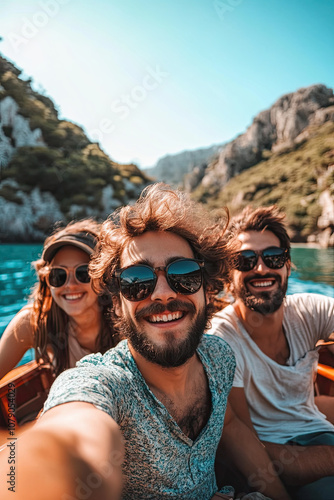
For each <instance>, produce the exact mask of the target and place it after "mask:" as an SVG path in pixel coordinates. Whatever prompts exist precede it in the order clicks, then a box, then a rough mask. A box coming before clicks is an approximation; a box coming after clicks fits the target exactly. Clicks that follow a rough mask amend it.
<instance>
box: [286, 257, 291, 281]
mask: <svg viewBox="0 0 334 500" xmlns="http://www.w3.org/2000/svg"><path fill="white" fill-rule="evenodd" d="M286 269H287V271H288V277H289V276H290V275H291V260H288V261H287V263H286Z"/></svg>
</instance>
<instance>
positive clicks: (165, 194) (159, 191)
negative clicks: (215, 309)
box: [90, 183, 229, 309]
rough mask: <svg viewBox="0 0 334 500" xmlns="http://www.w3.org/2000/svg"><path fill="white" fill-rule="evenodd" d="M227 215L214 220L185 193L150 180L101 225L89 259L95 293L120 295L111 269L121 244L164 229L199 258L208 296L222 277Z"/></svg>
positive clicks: (218, 286) (225, 267) (225, 268)
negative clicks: (202, 265) (202, 267)
mask: <svg viewBox="0 0 334 500" xmlns="http://www.w3.org/2000/svg"><path fill="white" fill-rule="evenodd" d="M227 219H228V215H227ZM227 219H225V220H222V219H221V220H220V221H214V220H213V218H212V217H211V216H210V214H209V212H208V211H207V210H206V209H205V207H204V206H203V205H201V204H199V203H196V202H194V201H192V200H191V199H190V198H189V196H188V195H187V194H185V193H184V192H182V191H179V190H173V189H172V188H170V187H169V186H168V185H166V184H164V183H157V184H153V185H151V186H149V187H147V188H145V189H144V191H143V192H142V194H141V196H140V198H139V199H138V200H137V202H136V203H135V204H134V205H133V206H126V207H123V208H121V209H119V210H117V211H116V212H114V213H113V214H112V215H111V216H110V217H109V218H108V220H107V221H106V222H105V223H104V224H103V225H102V230H101V233H100V240H99V243H98V246H97V253H96V255H95V256H94V258H93V259H92V261H91V264H90V270H91V275H92V278H93V286H94V287H95V288H96V289H97V290H98V291H99V292H105V291H107V290H108V291H109V292H110V293H111V295H112V296H119V290H118V285H117V282H116V281H115V279H114V272H115V271H116V269H118V268H120V267H121V265H120V259H121V255H122V252H123V250H124V248H125V247H126V246H127V245H128V244H129V243H130V241H131V240H132V239H133V238H135V237H136V236H140V235H141V234H143V233H145V232H148V231H156V232H158V231H169V232H171V233H175V234H177V235H179V236H181V237H182V238H184V239H185V240H186V241H187V242H188V243H189V245H190V247H191V248H192V250H193V252H194V255H195V258H197V259H201V260H203V261H204V263H205V267H204V287H205V291H206V292H207V293H208V294H209V297H213V296H214V295H215V294H216V293H218V292H219V291H221V290H223V287H224V284H225V282H226V280H227V272H228V260H229V252H228V250H227V247H226V244H225V243H224V241H223V234H224V231H225V229H226V223H227ZM211 308H212V307H211ZM209 309H210V308H209Z"/></svg>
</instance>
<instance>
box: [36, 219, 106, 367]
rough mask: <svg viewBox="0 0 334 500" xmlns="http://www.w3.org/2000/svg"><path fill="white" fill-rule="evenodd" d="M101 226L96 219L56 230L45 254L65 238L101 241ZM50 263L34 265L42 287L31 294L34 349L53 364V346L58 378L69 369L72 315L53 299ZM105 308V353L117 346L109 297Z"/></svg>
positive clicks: (102, 300) (101, 340) (101, 343)
mask: <svg viewBox="0 0 334 500" xmlns="http://www.w3.org/2000/svg"><path fill="white" fill-rule="evenodd" d="M100 228H101V224H99V223H97V222H96V221H94V220H93V219H84V220H81V221H77V222H70V223H69V224H68V225H67V226H66V227H61V228H59V227H58V228H56V229H55V230H54V232H53V233H52V235H51V236H49V237H48V238H46V240H45V242H44V247H43V250H45V249H46V248H47V247H48V246H49V244H50V242H52V241H53V240H54V239H55V236H56V238H57V239H59V238H60V237H62V236H66V235H71V234H77V233H88V234H90V235H93V236H94V237H95V238H96V239H97V237H98V234H99V231H100ZM49 264H50V262H48V261H46V260H44V259H43V258H41V259H39V260H36V261H35V262H33V265H34V267H35V270H36V272H37V276H38V283H37V284H36V286H35V288H34V289H33V291H32V293H31V296H30V298H31V300H32V314H31V317H30V323H31V327H32V332H33V336H34V348H35V356H36V359H43V360H44V361H45V362H47V363H50V357H49V353H48V347H50V346H51V348H52V352H53V354H54V359H53V366H54V371H55V374H56V375H58V374H59V373H61V372H62V371H63V370H65V369H67V368H69V351H68V328H69V317H68V315H67V314H66V313H65V312H64V311H63V310H62V309H61V308H60V307H59V306H58V305H57V304H56V303H55V301H54V300H53V298H52V295H51V292H50V288H49V287H48V285H47V282H46V275H47V273H48V266H49ZM98 302H99V305H100V307H101V331H100V333H99V335H98V337H97V339H96V351H101V352H105V351H106V350H107V349H109V348H110V347H113V346H114V345H115V343H116V337H115V336H114V335H113V326H112V322H111V318H110V304H111V302H110V298H108V297H107V298H106V296H101V297H98Z"/></svg>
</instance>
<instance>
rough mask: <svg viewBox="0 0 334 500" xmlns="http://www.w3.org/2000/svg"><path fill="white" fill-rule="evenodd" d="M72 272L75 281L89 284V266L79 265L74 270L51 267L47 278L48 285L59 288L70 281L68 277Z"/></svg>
mask: <svg viewBox="0 0 334 500" xmlns="http://www.w3.org/2000/svg"><path fill="white" fill-rule="evenodd" d="M71 270H74V276H75V279H76V280H77V281H78V282H79V283H89V282H90V276H89V274H88V264H79V265H78V266H76V267H74V268H70V269H69V268H67V267H60V266H58V267H51V268H50V272H49V274H48V275H47V276H46V281H47V284H48V285H49V286H50V287H52V288H59V287H61V286H63V285H65V283H66V282H67V280H68V275H69V273H70V271H71Z"/></svg>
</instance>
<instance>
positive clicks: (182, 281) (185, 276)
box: [114, 259, 204, 302]
mask: <svg viewBox="0 0 334 500" xmlns="http://www.w3.org/2000/svg"><path fill="white" fill-rule="evenodd" d="M203 266H204V262H203V261H201V260H195V259H178V260H174V261H173V262H171V263H170V264H168V265H167V266H165V267H164V266H161V267H155V268H153V267H151V266H148V265H146V264H134V265H133V266H129V267H124V268H122V269H118V270H117V271H115V274H114V276H115V277H116V278H117V280H118V284H119V289H120V291H121V294H122V295H123V297H125V298H126V299H127V300H131V301H132V302H139V301H140V300H144V299H147V297H149V296H150V295H151V293H153V291H154V288H155V285H156V283H157V279H158V276H157V271H164V272H165V273H166V279H167V283H168V285H169V286H170V288H171V289H172V290H173V291H174V292H176V293H182V294H183V295H191V294H193V293H196V292H198V290H199V289H200V288H201V286H202V281H203V270H202V268H203Z"/></svg>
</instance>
